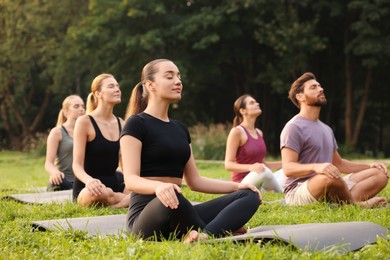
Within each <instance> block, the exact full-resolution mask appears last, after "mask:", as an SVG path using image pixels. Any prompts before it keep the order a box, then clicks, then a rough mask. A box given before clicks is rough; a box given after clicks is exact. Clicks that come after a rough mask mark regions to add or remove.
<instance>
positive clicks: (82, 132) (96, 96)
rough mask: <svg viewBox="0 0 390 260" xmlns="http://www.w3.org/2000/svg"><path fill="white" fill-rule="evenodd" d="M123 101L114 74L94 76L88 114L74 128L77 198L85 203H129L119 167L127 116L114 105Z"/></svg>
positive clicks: (74, 168) (127, 204) (123, 205)
mask: <svg viewBox="0 0 390 260" xmlns="http://www.w3.org/2000/svg"><path fill="white" fill-rule="evenodd" d="M120 102H121V91H120V88H119V85H118V82H117V81H116V79H115V78H114V76H112V75H111V74H101V75H99V76H97V77H96V78H95V79H94V80H93V82H92V85H91V93H90V94H89V96H88V99H87V115H85V116H82V117H80V118H79V119H78V120H77V121H76V125H75V130H74V147H73V148H74V149H73V171H74V174H75V176H76V178H75V183H74V186H73V199H74V200H75V201H77V203H78V204H80V205H82V206H90V205H92V204H101V205H105V206H111V207H121V208H126V207H128V206H129V200H130V195H129V194H128V193H129V192H127V191H126V190H125V187H124V181H123V175H122V173H120V172H118V171H117V168H118V166H119V135H120V132H121V130H122V126H123V120H122V119H121V118H118V117H116V116H115V115H114V114H113V109H114V106H115V105H116V104H119V103H120Z"/></svg>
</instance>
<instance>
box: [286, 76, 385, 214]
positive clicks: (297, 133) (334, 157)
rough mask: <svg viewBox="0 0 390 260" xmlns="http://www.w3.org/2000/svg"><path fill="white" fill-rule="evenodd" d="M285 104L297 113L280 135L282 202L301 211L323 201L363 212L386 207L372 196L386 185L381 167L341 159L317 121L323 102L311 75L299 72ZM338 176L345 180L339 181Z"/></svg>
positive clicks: (330, 134)
mask: <svg viewBox="0 0 390 260" xmlns="http://www.w3.org/2000/svg"><path fill="white" fill-rule="evenodd" d="M289 99H290V100H291V101H292V102H293V103H294V105H296V106H297V107H298V108H299V109H300V112H299V114H297V115H296V116H294V117H293V118H292V119H291V120H290V121H289V122H287V124H286V126H285V127H284V129H283V131H282V133H281V135H280V149H281V153H282V166H283V171H284V173H285V175H286V177H287V180H286V183H285V186H284V193H285V199H286V203H287V204H288V205H297V206H300V205H308V204H311V203H314V202H317V201H328V202H336V203H356V204H359V205H361V206H362V207H375V206H386V205H387V200H386V198H384V197H375V195H376V194H378V192H380V191H381V190H382V189H383V188H384V187H386V185H387V182H388V178H389V176H388V171H387V168H386V166H385V165H384V164H383V163H372V164H370V165H366V164H360V163H354V162H351V161H348V160H345V159H343V158H341V156H340V154H339V153H338V151H337V148H338V147H337V143H336V140H335V137H334V135H333V131H332V129H331V128H330V127H329V126H327V125H326V124H324V123H323V122H321V121H320V120H319V115H320V111H321V107H322V106H324V105H325V104H326V98H325V94H324V89H323V88H322V87H321V85H320V83H318V82H317V80H316V78H315V76H314V75H313V74H312V73H310V72H306V73H304V74H303V75H302V76H301V77H299V78H298V79H297V80H296V81H295V82H294V83H293V84H292V85H291V89H290V92H289ZM342 173H343V174H348V175H346V176H344V177H343V176H342V175H341V174H342Z"/></svg>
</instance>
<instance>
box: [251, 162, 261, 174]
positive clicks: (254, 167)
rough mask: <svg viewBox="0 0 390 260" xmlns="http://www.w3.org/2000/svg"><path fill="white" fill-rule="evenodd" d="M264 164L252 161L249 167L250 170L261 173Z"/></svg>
mask: <svg viewBox="0 0 390 260" xmlns="http://www.w3.org/2000/svg"><path fill="white" fill-rule="evenodd" d="M264 169H265V168H264V164H263V163H254V164H252V165H251V166H250V167H249V171H250V172H257V173H261V172H263V171H264Z"/></svg>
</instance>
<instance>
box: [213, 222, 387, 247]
mask: <svg viewBox="0 0 390 260" xmlns="http://www.w3.org/2000/svg"><path fill="white" fill-rule="evenodd" d="M387 231H388V230H387V229H386V228H384V227H382V226H380V225H378V224H375V223H371V222H337V223H310V224H297V225H279V226H259V227H256V228H252V229H250V230H248V233H247V234H244V235H237V236H232V237H224V238H219V239H216V241H220V242H222V241H227V240H231V241H234V242H250V241H253V242H259V241H280V242H283V243H285V244H291V245H293V246H295V247H297V248H300V249H303V250H306V251H311V252H315V251H327V250H336V251H337V252H338V253H347V252H350V251H355V250H359V249H361V248H362V247H364V246H366V245H370V244H373V243H376V240H377V238H378V237H383V236H384V235H385V234H386V233H387Z"/></svg>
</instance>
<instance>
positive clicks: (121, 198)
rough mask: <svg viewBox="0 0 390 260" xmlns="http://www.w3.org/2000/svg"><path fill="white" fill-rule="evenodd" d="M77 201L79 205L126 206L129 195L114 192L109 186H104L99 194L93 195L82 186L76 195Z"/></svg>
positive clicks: (128, 201)
mask: <svg viewBox="0 0 390 260" xmlns="http://www.w3.org/2000/svg"><path fill="white" fill-rule="evenodd" d="M77 203H78V204H79V205H81V206H91V205H93V204H101V205H104V206H110V207H113V208H127V207H128V206H129V203H130V195H129V194H125V193H122V192H114V191H113V190H112V189H111V188H108V187H106V188H105V189H104V190H103V192H102V194H101V195H98V196H94V195H91V193H90V192H89V191H88V189H87V188H84V189H82V190H81V192H80V194H79V196H78V197H77Z"/></svg>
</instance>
